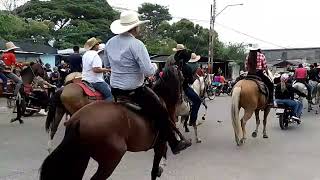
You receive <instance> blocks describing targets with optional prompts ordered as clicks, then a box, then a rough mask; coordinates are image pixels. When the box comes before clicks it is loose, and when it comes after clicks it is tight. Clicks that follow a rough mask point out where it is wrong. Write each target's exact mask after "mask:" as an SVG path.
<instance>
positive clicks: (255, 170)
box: [0, 97, 320, 180]
mask: <svg viewBox="0 0 320 180" xmlns="http://www.w3.org/2000/svg"><path fill="white" fill-rule="evenodd" d="M229 105H230V98H229V97H218V98H216V99H215V100H214V101H212V102H210V103H209V113H208V117H207V120H206V122H205V124H203V125H202V126H200V128H199V129H200V136H201V137H202V140H203V142H202V144H194V145H193V146H192V147H190V148H189V149H188V150H186V151H185V152H183V153H181V154H179V155H177V156H173V155H171V154H170V155H169V160H168V165H167V166H166V168H165V172H164V173H163V176H162V179H163V180H173V179H175V180H207V179H208V180H209V179H210V180H211V179H219V180H257V179H259V180H302V179H303V180H317V179H319V180H320V173H319V171H318V170H319V161H320V151H319V150H320V141H319V139H320V118H319V116H316V115H314V114H311V113H305V114H304V119H303V120H304V122H303V124H302V125H300V126H299V127H297V126H292V127H291V128H290V129H289V130H286V131H282V130H280V128H279V126H278V122H277V119H276V118H275V114H274V111H272V112H271V115H270V116H269V124H268V130H269V131H268V132H269V136H270V138H269V139H263V138H262V135H261V134H259V136H258V138H256V139H253V138H251V137H249V138H248V140H247V143H246V144H245V146H243V147H240V148H238V147H236V146H235V143H234V141H233V137H234V136H233V130H232V125H231V122H230V114H229ZM4 106H5V104H4V101H3V100H0V179H1V180H5V179H6V180H35V179H38V168H39V167H40V165H41V163H42V161H43V159H44V158H45V157H46V155H47V151H46V145H47V135H46V133H45V132H44V121H45V117H43V116H38V117H31V118H25V124H23V125H19V124H10V123H8V121H9V119H10V118H11V117H12V114H10V112H9V111H8V110H7V109H6V108H4ZM218 120H219V121H222V123H218V122H217V121H218ZM254 126H255V121H254V120H253V119H251V120H250V121H249V124H248V127H249V133H250V134H251V132H252V130H254ZM261 128H262V127H261ZM63 131H64V128H63V127H60V129H59V132H58V135H57V136H56V139H55V144H56V145H57V144H58V143H59V142H60V141H61V138H62V135H63ZM187 136H189V137H193V132H192V133H191V134H188V135H187ZM152 158H153V153H152V151H149V152H142V153H135V154H133V153H127V154H126V155H125V157H124V158H123V160H122V162H121V163H120V165H119V166H118V167H117V169H116V170H115V172H114V173H113V175H112V177H111V178H110V179H112V180H126V179H130V180H132V179H134V180H148V179H150V170H151V165H152V164H151V163H152ZM96 167H97V165H96V164H95V162H93V161H92V162H91V163H90V165H89V168H88V170H87V172H86V175H85V178H84V179H89V177H90V176H91V175H92V174H93V173H94V172H95V169H96Z"/></svg>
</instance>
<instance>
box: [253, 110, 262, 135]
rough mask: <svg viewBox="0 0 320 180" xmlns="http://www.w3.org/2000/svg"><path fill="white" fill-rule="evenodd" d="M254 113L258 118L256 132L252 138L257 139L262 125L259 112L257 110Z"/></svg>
mask: <svg viewBox="0 0 320 180" xmlns="http://www.w3.org/2000/svg"><path fill="white" fill-rule="evenodd" d="M254 113H255V116H256V130H255V131H254V132H253V133H252V137H254V138H255V137H257V135H258V131H259V125H260V118H259V110H256V111H255V112H254Z"/></svg>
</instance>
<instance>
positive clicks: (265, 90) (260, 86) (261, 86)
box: [243, 75, 269, 97]
mask: <svg viewBox="0 0 320 180" xmlns="http://www.w3.org/2000/svg"><path fill="white" fill-rule="evenodd" d="M243 79H245V80H250V81H254V82H255V83H256V84H257V86H258V89H259V91H260V92H261V93H262V94H263V95H265V96H266V97H269V89H268V87H267V85H266V84H265V83H264V82H263V81H262V79H261V78H260V77H259V76H256V75H247V76H246V77H244V78H243Z"/></svg>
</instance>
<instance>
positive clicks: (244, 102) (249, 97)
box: [231, 71, 273, 146]
mask: <svg viewBox="0 0 320 180" xmlns="http://www.w3.org/2000/svg"><path fill="white" fill-rule="evenodd" d="M268 74H269V75H270V76H271V77H270V79H273V77H272V74H271V72H270V71H269V73H268ZM267 100H268V99H267V97H266V95H264V94H262V93H261V92H260V90H259V87H258V85H257V83H256V82H255V81H253V80H250V79H246V78H245V79H243V80H240V81H238V82H237V83H236V84H235V85H234V89H233V92H232V104H231V117H232V125H233V129H234V134H235V142H236V144H237V145H238V146H241V145H243V144H244V143H245V141H246V139H247V136H246V127H245V126H246V123H247V121H248V120H249V119H250V118H251V116H252V114H253V113H255V116H256V129H255V131H254V132H253V133H252V137H254V138H256V137H257V134H258V129H259V125H260V119H259V111H260V110H263V111H264V118H263V138H268V135H267V129H266V126H267V117H268V114H269V112H270V106H268V105H267ZM241 108H243V109H244V116H243V117H242V118H241V120H240V118H239V111H240V109H241Z"/></svg>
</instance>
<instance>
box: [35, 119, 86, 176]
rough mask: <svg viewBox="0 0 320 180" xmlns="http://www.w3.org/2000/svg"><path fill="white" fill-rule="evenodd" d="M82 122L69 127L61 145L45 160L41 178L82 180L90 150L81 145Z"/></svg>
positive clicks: (41, 169)
mask: <svg viewBox="0 0 320 180" xmlns="http://www.w3.org/2000/svg"><path fill="white" fill-rule="evenodd" d="M79 127H80V122H77V123H75V124H72V125H70V126H68V127H67V129H66V132H65V136H64V138H63V140H62V142H61V143H60V145H59V146H58V147H57V148H56V149H55V150H54V151H53V152H52V153H51V154H50V155H49V156H48V157H47V158H46V159H45V160H44V162H43V164H42V166H41V168H40V180H57V179H70V180H71V179H72V180H81V179H82V177H83V175H84V172H85V170H86V168H87V165H88V163H89V159H90V155H89V153H88V150H87V149H86V148H85V147H84V146H83V145H81V142H80V134H79Z"/></svg>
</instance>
